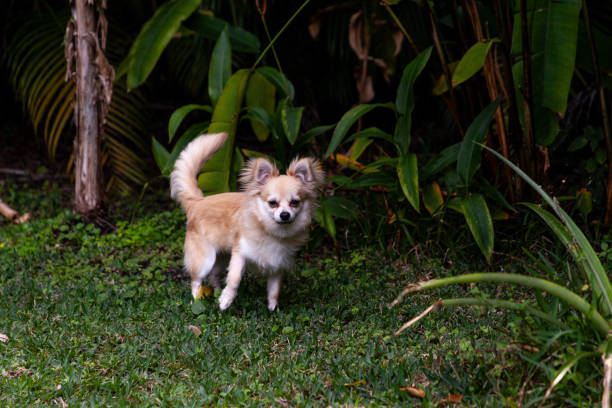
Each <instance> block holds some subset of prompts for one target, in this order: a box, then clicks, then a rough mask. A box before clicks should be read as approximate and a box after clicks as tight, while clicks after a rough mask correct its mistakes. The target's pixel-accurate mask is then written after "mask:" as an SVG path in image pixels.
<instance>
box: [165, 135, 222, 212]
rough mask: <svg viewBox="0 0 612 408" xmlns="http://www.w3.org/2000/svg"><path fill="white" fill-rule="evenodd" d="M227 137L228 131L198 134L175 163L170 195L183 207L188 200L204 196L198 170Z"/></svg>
mask: <svg viewBox="0 0 612 408" xmlns="http://www.w3.org/2000/svg"><path fill="white" fill-rule="evenodd" d="M226 139H227V133H214V134H204V135H201V136H198V138H197V139H194V140H193V141H192V142H191V143H189V144H188V145H187V147H185V149H184V150H183V151H182V152H181V154H180V155H179V157H178V159H177V160H176V162H175V163H174V170H173V171H172V174H170V196H171V197H172V198H173V199H175V200H176V201H178V202H179V203H180V204H181V206H182V207H183V209H185V207H186V205H185V204H186V202H187V201H191V200H197V199H199V198H202V197H203V196H204V195H203V194H202V191H201V190H200V188H199V187H198V181H197V176H198V172H199V171H200V169H201V168H202V167H203V166H204V164H205V163H206V162H207V161H208V160H209V159H210V158H211V157H212V156H213V154H215V153H216V152H217V150H219V149H220V148H221V146H223V143H225V140H226Z"/></svg>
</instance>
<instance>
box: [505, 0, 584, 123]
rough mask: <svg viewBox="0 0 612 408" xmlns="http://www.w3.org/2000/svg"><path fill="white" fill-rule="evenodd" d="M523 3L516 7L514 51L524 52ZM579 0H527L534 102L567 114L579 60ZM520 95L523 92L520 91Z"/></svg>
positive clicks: (516, 52) (515, 52)
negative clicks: (575, 65)
mask: <svg viewBox="0 0 612 408" xmlns="http://www.w3.org/2000/svg"><path fill="white" fill-rule="evenodd" d="M519 7H520V5H518V6H517V7H516V11H515V16H514V31H513V37H512V53H513V54H514V55H520V54H521V52H522V41H521V18H520V8H519ZM580 7H581V1H580V0H544V1H541V0H527V8H526V12H527V20H528V23H529V30H530V32H529V37H530V50H531V63H532V67H533V83H534V84H537V86H534V88H533V91H534V95H533V97H534V104H537V105H540V106H543V107H546V108H549V109H551V110H552V111H553V112H557V113H561V114H563V113H565V109H566V107H567V97H568V95H569V90H570V83H571V81H572V76H573V72H574V63H575V59H576V44H577V40H578V26H579V23H580ZM519 95H520V93H519Z"/></svg>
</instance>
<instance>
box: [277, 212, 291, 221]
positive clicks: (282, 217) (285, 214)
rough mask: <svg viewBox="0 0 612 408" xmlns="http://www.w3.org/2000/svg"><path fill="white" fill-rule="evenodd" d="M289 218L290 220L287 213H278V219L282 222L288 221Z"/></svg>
mask: <svg viewBox="0 0 612 408" xmlns="http://www.w3.org/2000/svg"><path fill="white" fill-rule="evenodd" d="M289 218H291V214H289V213H288V212H287V211H283V212H281V213H280V219H281V220H283V221H288V220H289Z"/></svg>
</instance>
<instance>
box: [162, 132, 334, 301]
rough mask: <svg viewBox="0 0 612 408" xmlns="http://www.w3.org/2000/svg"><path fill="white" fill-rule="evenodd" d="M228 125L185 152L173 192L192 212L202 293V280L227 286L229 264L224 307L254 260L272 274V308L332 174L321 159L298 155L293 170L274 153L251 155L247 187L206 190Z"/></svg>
mask: <svg viewBox="0 0 612 408" xmlns="http://www.w3.org/2000/svg"><path fill="white" fill-rule="evenodd" d="M226 138H227V133H217V134H209V135H206V134H205V135H202V136H200V137H198V138H197V139H195V140H194V141H192V142H191V143H190V144H189V145H187V147H186V148H185V150H183V152H182V153H181V154H180V156H179V158H178V159H177V161H176V163H175V165H174V171H173V172H172V174H171V175H170V192H171V196H172V198H174V199H175V200H176V201H178V202H179V203H180V204H181V206H182V208H183V211H185V214H186V215H187V232H186V234H185V259H184V263H185V268H186V269H187V271H188V272H189V274H190V275H191V293H192V295H193V297H194V298H195V297H196V295H197V294H198V291H199V290H200V287H201V285H202V280H203V279H204V278H206V277H208V278H209V280H210V281H211V283H212V285H213V286H215V287H220V285H219V278H218V277H219V274H220V273H221V272H222V271H223V270H224V269H226V268H227V279H226V284H225V288H224V289H223V291H222V292H221V296H220V297H219V307H220V308H221V310H225V309H227V308H228V307H229V306H230V305H231V304H232V302H233V300H234V298H235V297H236V293H237V290H238V286H239V285H240V280H241V278H242V274H243V271H244V269H245V266H246V265H254V266H256V267H257V268H258V269H259V270H261V271H262V272H264V273H265V275H267V278H268V309H270V310H274V309H275V308H276V305H277V303H278V294H279V291H280V285H281V278H282V274H283V272H284V271H286V270H287V269H289V268H290V267H291V266H292V265H293V262H294V258H295V254H296V252H297V251H298V249H299V248H300V247H301V246H302V245H304V243H305V242H306V240H307V238H308V228H309V225H310V220H311V217H312V212H313V210H314V208H315V207H316V200H317V197H318V195H319V192H320V189H321V187H322V184H323V181H324V178H325V175H324V173H323V171H322V170H321V166H320V164H319V162H318V161H316V160H313V159H310V158H303V159H295V160H294V161H293V162H292V163H291V165H290V166H289V169H288V170H287V174H286V175H279V172H278V170H277V169H276V167H275V166H274V165H273V164H272V163H271V162H269V161H268V160H266V159H263V158H259V159H255V160H251V161H250V162H249V163H248V164H247V166H246V167H245V168H244V169H243V170H242V173H241V176H240V182H241V184H242V186H243V191H242V192H237V193H222V194H216V195H212V196H207V197H204V196H203V194H202V191H201V190H200V189H199V188H198V185H197V180H196V177H197V175H198V172H199V171H200V169H201V168H202V166H203V165H204V163H206V161H207V160H209V159H210V158H211V157H212V155H213V154H214V153H215V152H216V151H217V150H219V149H220V148H221V146H223V144H224V143H225V140H226Z"/></svg>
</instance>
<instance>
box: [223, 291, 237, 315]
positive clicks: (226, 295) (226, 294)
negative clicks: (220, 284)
mask: <svg viewBox="0 0 612 408" xmlns="http://www.w3.org/2000/svg"><path fill="white" fill-rule="evenodd" d="M235 297H236V292H234V291H233V290H231V289H230V290H228V289H227V288H225V289H223V292H221V296H219V308H220V309H221V310H226V309H227V308H228V307H230V306H231V304H232V302H233V301H234V298H235Z"/></svg>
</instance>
